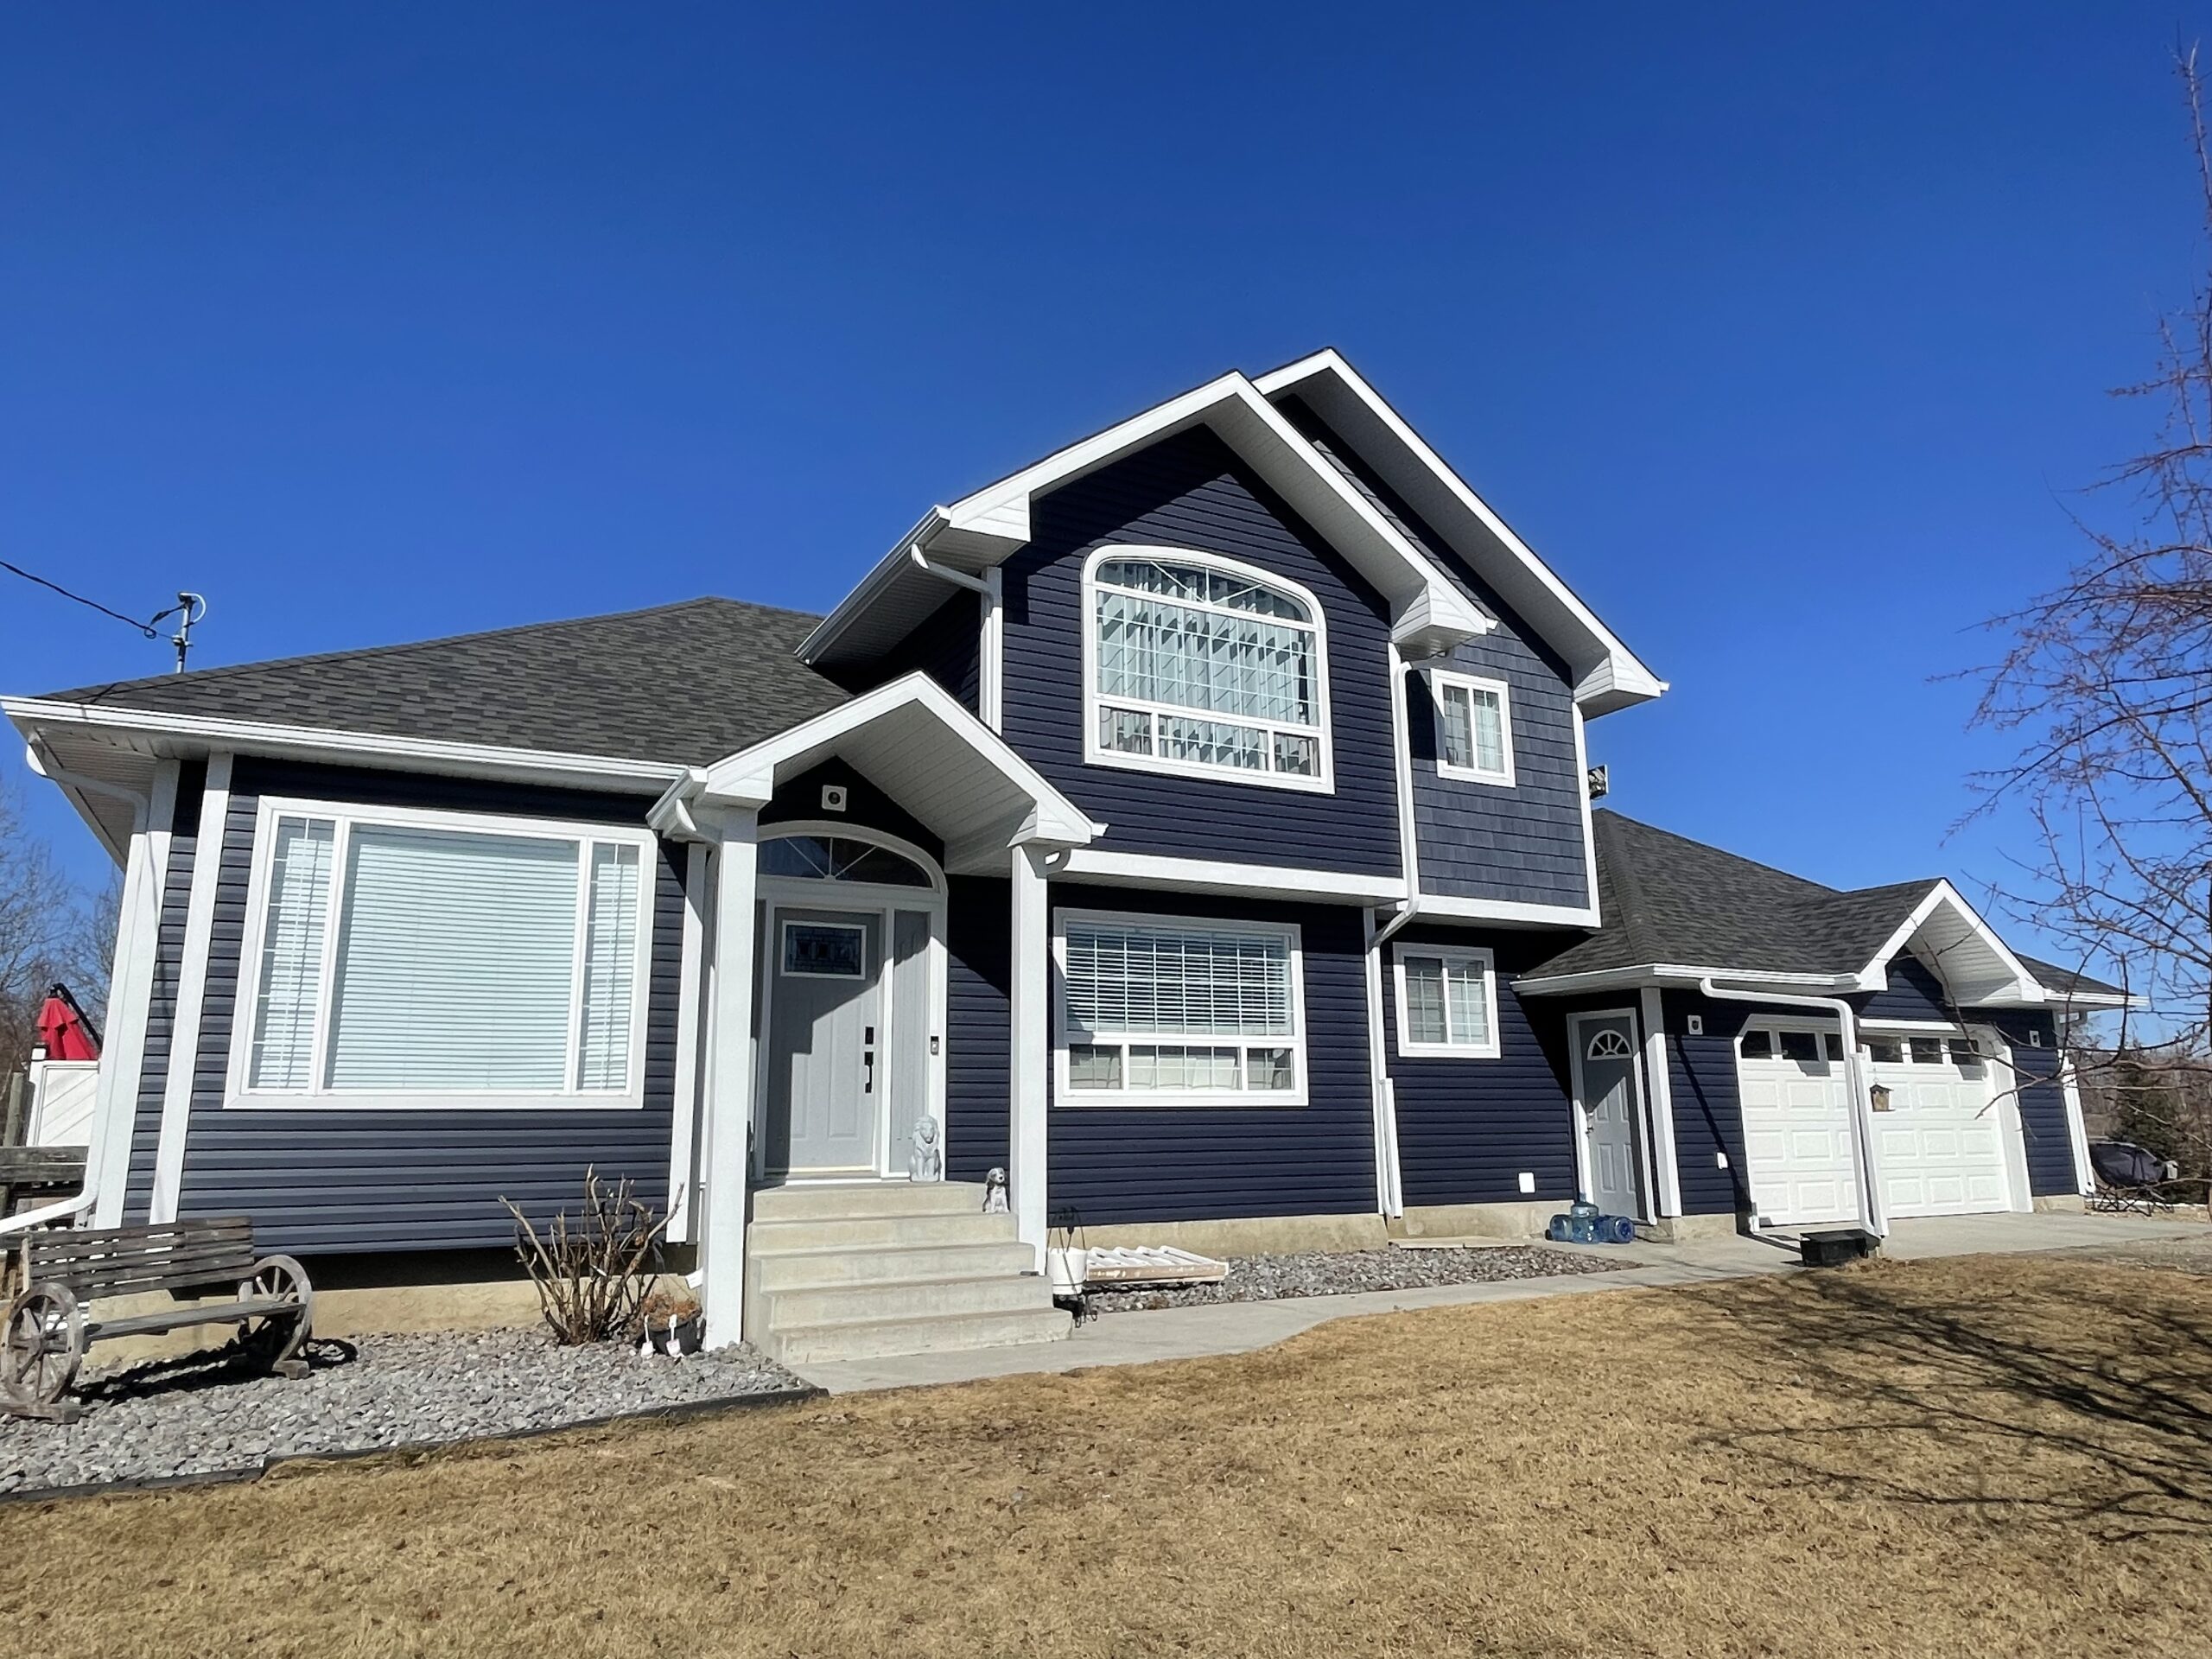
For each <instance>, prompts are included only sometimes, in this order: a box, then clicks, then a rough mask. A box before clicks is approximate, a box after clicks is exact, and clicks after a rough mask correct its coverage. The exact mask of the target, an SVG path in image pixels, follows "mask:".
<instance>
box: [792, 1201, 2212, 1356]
mask: <svg viewBox="0 0 2212 1659" xmlns="http://www.w3.org/2000/svg"><path fill="white" fill-rule="evenodd" d="M2207 1231H2208V1229H2207V1226H2206V1224H2205V1223H2204V1222H2203V1221H2202V1220H2196V1221H2172V1220H2156V1221H2153V1220H2146V1219H2145V1218H2144V1217H2138V1216H2103V1215H2096V1216H2091V1215H2079V1216H2076V1215H2062V1214H2048V1215H2026V1216H2023V1215H2012V1214H2005V1215H1994V1216H1951V1217H1931V1218H1928V1219H1924V1220H1918V1221H1900V1222H1898V1223H1897V1224H1895V1226H1894V1227H1893V1229H1892V1230H1891V1235H1890V1238H1889V1242H1888V1243H1887V1244H1886V1245H1885V1247H1884V1251H1885V1254H1886V1255H1891V1256H1894V1257H1897V1258H1898V1259H1899V1260H1903V1261H1908V1262H1910V1261H1919V1260H1923V1259H1925V1258H1928V1257H1932V1256H1943V1255H2012V1254H2017V1253H2019V1252H2024V1251H2034V1250H2078V1249H2094V1248H2098V1247H2106V1248H2113V1247H2118V1246H2121V1245H2126V1244H2139V1243H2153V1242H2155V1241H2158V1240H2161V1239H2171V1238H2183V1237H2199V1236H2203V1235H2205V1234H2206V1233H2207ZM1548 1248H1552V1249H1573V1250H1577V1251H1579V1252H1582V1253H1586V1254H1593V1255H1604V1256H1605V1257H1606V1258H1607V1259H1608V1260H1610V1261H1612V1262H1618V1263H1619V1264H1620V1265H1619V1267H1618V1268H1617V1269H1616V1270H1614V1271H1611V1272H1606V1273H1577V1274H1561V1275H1560V1276H1559V1277H1557V1278H1552V1279H1507V1280H1500V1281H1495V1282H1492V1283H1488V1284H1475V1285H1438V1286H1432V1287H1427V1288H1425V1289H1419V1290H1376V1291H1368V1292H1363V1293H1362V1294H1358V1295H1352V1296H1300V1297H1292V1298H1286V1299H1284V1300H1280V1301H1272V1302H1216V1303H1212V1304H1211V1305H1208V1306H1200V1307H1171V1308H1163V1309H1160V1311H1158V1312H1156V1313H1108V1314H1104V1315H1103V1316H1101V1317H1100V1318H1098V1319H1093V1320H1091V1321H1090V1323H1089V1324H1087V1325H1078V1326H1077V1327H1076V1330H1075V1332H1074V1334H1073V1335H1071V1336H1070V1337H1069V1338H1067V1339H1066V1340H1065V1341H1064V1342H1040V1343H1029V1344H1023V1345H1020V1346H1018V1347H1013V1348H977V1349H969V1350H965V1351H960V1352H957V1353H946V1354H907V1355H900V1356H897V1357H890V1358H884V1359H856V1360H839V1361H836V1362H831V1363H823V1364H819V1365H798V1366H793V1367H792V1368H791V1369H792V1370H796V1371H797V1372H798V1374H799V1375H800V1376H803V1377H804V1378H805V1379H806V1380H807V1381H808V1382H810V1383H817V1384H818V1385H819V1386H821V1387H823V1388H824V1389H828V1390H829V1392H830V1393H832V1394H851V1393H855V1392H858V1391H861V1390H865V1389H903V1388H914V1387H918V1386H922V1385H926V1384H930V1383H969V1382H973V1381H975V1380H976V1379H977V1378H980V1377H987V1376H1021V1375H1025V1374H1027V1373H1032V1372H1047V1371H1074V1370H1084V1369H1085V1368H1087V1367H1090V1366H1092V1365H1142V1364H1148V1363H1151V1362H1153V1361H1154V1360H1163V1359H1197V1358H1202V1357H1205V1356H1208V1355H1211V1354H1244V1353H1249V1352H1251V1351H1253V1350H1255V1349H1257V1348H1266V1347H1268V1346H1271V1345H1272V1344H1275V1343H1278V1342H1281V1341H1283V1340H1284V1339H1285V1338H1289V1337H1294V1336H1296V1335H1298V1333H1299V1332H1301V1331H1310V1330H1312V1329H1313V1327H1314V1326H1315V1325H1325V1324H1327V1323H1328V1322H1329V1321H1330V1320H1331V1319H1346V1318H1351V1317H1353V1316H1357V1315H1361V1314H1368V1313H1397V1312H1400V1311H1401V1310H1403V1309H1407V1308H1416V1307H1454V1306H1463V1305H1465V1304H1468V1303H1472V1302H1518V1301H1526V1300H1532V1299H1534V1298H1535V1297H1539V1296H1587V1295H1592V1294H1597V1293H1599V1292H1603V1291H1609V1290H1649V1289H1652V1288H1654V1287H1666V1286H1672V1285H1694V1284H1705V1283H1710V1282H1712V1281H1714V1280H1720V1279H1741V1278H1745V1277H1748V1276H1750V1275H1751V1274H1760V1273H1795V1272H1801V1271H1802V1268H1799V1267H1798V1265H1797V1255H1796V1249H1795V1247H1794V1246H1792V1245H1787V1244H1785V1243H1782V1242H1780V1241H1774V1240H1766V1239H1756V1238H1744V1237H1729V1238H1713V1239H1699V1240H1695V1241H1694V1242H1691V1243H1683V1244H1630V1245H1622V1246H1618V1247H1612V1248H1606V1247H1603V1246H1598V1245H1554V1246H1550V1247H1548Z"/></svg>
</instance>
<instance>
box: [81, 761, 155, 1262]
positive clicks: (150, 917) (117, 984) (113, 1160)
mask: <svg viewBox="0 0 2212 1659" xmlns="http://www.w3.org/2000/svg"><path fill="white" fill-rule="evenodd" d="M176 780H177V763H176V762H175V761H174V760H164V761H162V763H161V766H160V767H159V768H158V769H157V770H156V772H155V774H154V786H153V792H152V798H151V799H150V800H149V802H148V803H147V804H146V805H145V808H144V810H143V812H139V813H137V814H135V815H134V816H136V817H137V823H136V824H135V825H134V827H133V833H132V835H131V837H130V856H129V858H128V860H127V861H126V862H125V863H124V874H123V908H122V913H121V915H120V916H119V917H118V918H117V922H116V938H115V971H114V973H113V975H112V976H111V979H110V981H109V984H108V992H107V1020H106V1024H105V1027H104V1030H105V1036H106V1039H107V1040H106V1043H105V1046H103V1047H102V1048H101V1050H100V1069H99V1083H98V1084H97V1085H95V1090H94V1094H93V1102H94V1104H93V1108H92V1144H91V1145H90V1146H89V1147H87V1148H86V1155H85V1179H86V1183H87V1184H88V1185H90V1186H91V1187H92V1192H93V1193H94V1195H95V1196H94V1198H93V1203H92V1225H93V1226H95V1227H119V1226H121V1225H122V1224H123V1188H124V1182H125V1181H126V1180H127V1179H129V1177H130V1141H131V1135H132V1130H133V1128H134V1127H135V1125H136V1124H137V1116H138V1073H139V1071H140V1069H141V1068H142V1067H143V1065H144V1063H145V1058H146V1020H147V1017H148V1015H149V1013H150V1012H151V1010H152V1006H153V994H154V953H155V951H156V950H157V949H158V948H159V944H160V939H161V928H162V889H163V887H165V886H166V885H167V883H168V874H169V833H170V823H171V820H172V819H173V818H174V817H175V812H176Z"/></svg>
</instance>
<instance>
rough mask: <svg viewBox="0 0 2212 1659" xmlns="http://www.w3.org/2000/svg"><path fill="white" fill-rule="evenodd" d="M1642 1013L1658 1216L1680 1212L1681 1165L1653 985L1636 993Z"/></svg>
mask: <svg viewBox="0 0 2212 1659" xmlns="http://www.w3.org/2000/svg"><path fill="white" fill-rule="evenodd" d="M1637 1001H1638V1004H1639V1006H1640V1009H1641V1012H1642V1014H1643V1076H1644V1096H1645V1098H1646V1099H1647V1100H1649V1102H1650V1105H1651V1161H1652V1162H1653V1163H1654V1164H1655V1165H1656V1166H1657V1169H1656V1174H1657V1176H1658V1186H1659V1213H1660V1214H1661V1215H1662V1217H1663V1216H1679V1215H1681V1213H1682V1166H1681V1154H1680V1153H1679V1152H1677V1151H1676V1149H1675V1079H1674V1073H1673V1070H1672V1068H1671V1066H1670V1065H1669V1059H1668V1053H1667V1008H1666V1002H1665V999H1664V997H1663V996H1662V994H1661V992H1660V990H1659V988H1658V987H1657V986H1656V985H1647V986H1645V987H1644V988H1643V989H1642V990H1641V991H1640V992H1638V993H1637Z"/></svg>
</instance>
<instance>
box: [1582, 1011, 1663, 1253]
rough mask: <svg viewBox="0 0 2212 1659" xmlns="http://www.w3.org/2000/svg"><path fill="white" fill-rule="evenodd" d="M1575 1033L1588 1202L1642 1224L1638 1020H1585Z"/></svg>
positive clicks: (1615, 1017)
mask: <svg viewBox="0 0 2212 1659" xmlns="http://www.w3.org/2000/svg"><path fill="white" fill-rule="evenodd" d="M1573 1032H1574V1042H1575V1072H1576V1077H1577V1078H1578V1084H1577V1090H1576V1098H1577V1100H1578V1101H1579V1102H1580V1104H1581V1107H1582V1132H1583V1136H1584V1140H1585V1159H1584V1167H1585V1169H1586V1171H1587V1173H1588V1183H1589V1194H1588V1196H1589V1199H1590V1202H1591V1203H1592V1204H1594V1205H1597V1206H1598V1208H1599V1209H1600V1210H1602V1211H1605V1214H1607V1215H1609V1216H1630V1217H1637V1218H1638V1219H1642V1218H1643V1217H1644V1216H1645V1211H1644V1207H1643V1182H1642V1179H1641V1172H1642V1169H1643V1152H1642V1141H1643V1135H1642V1130H1641V1127H1640V1123H1639V1119H1640V1117H1641V1116H1642V1115H1641V1114H1640V1113H1639V1112H1638V1110H1637V1099H1638V1092H1637V1090H1638V1082H1637V1070H1636V1020H1635V1019H1634V1017H1633V1016H1631V1015H1629V1014H1606V1015H1604V1016H1602V1017H1587V1018H1582V1019H1578V1020H1575V1021H1574V1022H1573Z"/></svg>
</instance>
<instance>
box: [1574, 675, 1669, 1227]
mask: <svg viewBox="0 0 2212 1659" xmlns="http://www.w3.org/2000/svg"><path fill="white" fill-rule="evenodd" d="M1587 724H1588V722H1587V721H1585V720H1584V719H1583V717H1582V705H1581V704H1580V703H1579V702H1578V703H1576V704H1575V705H1574V788H1575V792H1576V793H1577V794H1578V795H1579V796H1580V798H1581V800H1582V870H1583V874H1584V875H1585V876H1586V877H1587V878H1588V881H1589V890H1590V913H1591V914H1592V915H1593V916H1594V915H1596V914H1597V913H1598V912H1599V909H1600V908H1601V906H1599V902H1598V825H1597V821H1596V819H1595V818H1594V817H1592V802H1591V799H1590V748H1589V741H1588V739H1587V737H1586V734H1585V732H1584V728H1585V727H1586V725H1587ZM1675 1214H1677V1215H1679V1214H1681V1211H1675Z"/></svg>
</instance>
